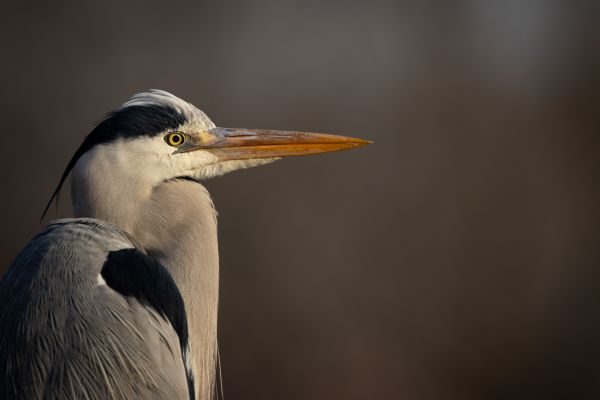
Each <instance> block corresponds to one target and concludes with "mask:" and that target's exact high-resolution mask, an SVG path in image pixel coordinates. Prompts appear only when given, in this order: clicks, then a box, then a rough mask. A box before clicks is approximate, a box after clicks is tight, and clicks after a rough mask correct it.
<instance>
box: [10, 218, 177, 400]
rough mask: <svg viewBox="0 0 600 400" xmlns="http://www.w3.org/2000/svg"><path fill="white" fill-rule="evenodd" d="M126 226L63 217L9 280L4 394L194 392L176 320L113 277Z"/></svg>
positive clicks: (126, 241)
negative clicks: (113, 282)
mask: <svg viewBox="0 0 600 400" xmlns="http://www.w3.org/2000/svg"><path fill="white" fill-rule="evenodd" d="M134 247H135V246H134V244H133V242H132V241H131V239H130V238H129V237H128V236H127V234H125V233H124V232H123V231H121V230H120V229H119V228H117V227H115V226H113V225H110V224H107V223H104V222H101V221H98V220H93V219H83V218H81V219H72V220H61V221H57V222H55V223H53V224H51V225H49V226H48V227H47V228H46V229H45V230H44V231H43V232H42V233H40V234H39V235H37V236H36V237H35V238H34V239H33V240H32V241H31V242H30V243H29V244H28V245H27V247H26V248H25V249H24V250H23V251H22V252H21V254H19V255H18V256H17V257H16V259H15V260H14V261H13V263H12V265H11V266H10V268H9V270H8V271H7V273H6V274H5V276H4V277H3V279H2V281H0V310H1V311H0V398H2V399H65V398H72V399H90V400H93V399H111V400H112V399H134V398H137V399H184V398H189V397H188V396H189V394H188V386H187V385H188V384H187V382H186V370H185V366H184V362H183V361H182V354H181V350H180V346H179V342H178V337H177V334H176V332H175V330H174V329H173V327H172V326H171V325H170V323H169V322H168V320H167V319H165V318H164V317H163V316H162V315H160V314H159V313H158V312H157V311H156V310H154V309H153V308H152V307H148V306H147V305H144V304H141V303H140V302H139V301H138V300H137V299H135V298H134V297H125V296H122V295H121V294H120V293H118V292H116V291H115V290H113V289H111V288H110V287H109V286H107V285H106V282H104V280H103V279H102V276H101V270H102V266H103V264H104V262H105V259H106V257H107V254H108V253H109V252H111V251H117V250H121V249H127V248H134Z"/></svg>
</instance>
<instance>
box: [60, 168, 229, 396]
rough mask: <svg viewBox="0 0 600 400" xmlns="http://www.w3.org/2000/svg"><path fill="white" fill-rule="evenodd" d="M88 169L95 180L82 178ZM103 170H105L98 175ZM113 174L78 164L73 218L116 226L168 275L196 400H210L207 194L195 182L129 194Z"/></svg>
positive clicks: (212, 334)
mask: <svg viewBox="0 0 600 400" xmlns="http://www.w3.org/2000/svg"><path fill="white" fill-rule="evenodd" d="M87 164H89V163H87ZM93 164H97V163H93ZM91 167H93V169H94V171H95V173H94V174H93V176H94V177H99V178H96V179H95V180H94V179H92V177H91V176H89V175H88V174H87V172H86V171H89V169H90V168H91ZM103 167H106V168H111V170H110V171H102V170H101V169H102V168H103ZM114 169H115V167H114V166H112V167H110V166H109V164H100V165H86V163H81V165H79V163H78V166H76V168H75V169H74V171H73V180H72V182H73V183H72V193H73V195H72V197H73V207H74V211H75V215H76V216H77V217H92V218H97V219H101V220H104V221H108V222H111V223H113V224H115V225H117V226H119V227H121V228H122V229H124V230H125V231H127V232H128V233H130V234H131V235H132V236H133V237H134V239H135V240H136V241H137V243H138V245H139V246H141V247H142V249H143V250H144V251H145V252H146V253H147V254H148V255H150V256H153V257H155V258H156V259H158V260H159V261H160V262H161V263H162V264H163V265H164V266H165V267H166V268H167V269H168V270H169V272H170V273H171V274H172V276H173V279H174V280H175V282H176V283H177V285H178V287H179V289H180V291H181V294H182V296H183V299H184V301H185V306H186V313H187V318H188V324H189V334H190V349H191V354H190V355H191V357H190V358H191V360H192V368H193V371H194V377H195V381H196V398H197V399H202V400H207V399H211V398H212V397H213V393H214V384H215V371H216V362H217V308H218V294H219V255H218V246H217V221H216V211H215V209H214V207H213V203H212V201H211V199H210V195H209V194H208V192H207V191H206V189H205V188H204V187H203V186H202V185H200V184H199V183H196V182H192V181H187V180H172V181H167V182H162V183H158V184H155V185H154V186H152V185H151V184H149V185H139V186H137V185H136V188H135V190H134V189H133V188H130V187H128V186H127V184H126V182H131V181H130V180H129V179H130V177H129V178H128V177H122V175H120V171H119V174H114V173H113V171H114ZM103 172H106V173H103ZM103 177H104V178H103ZM106 177H110V179H106ZM120 179H122V180H123V182H120V181H119V180H120Z"/></svg>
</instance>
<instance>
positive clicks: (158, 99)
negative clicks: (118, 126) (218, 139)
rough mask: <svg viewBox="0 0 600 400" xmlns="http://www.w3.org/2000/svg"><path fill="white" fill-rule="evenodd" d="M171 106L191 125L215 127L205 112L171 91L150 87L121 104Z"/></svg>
mask: <svg viewBox="0 0 600 400" xmlns="http://www.w3.org/2000/svg"><path fill="white" fill-rule="evenodd" d="M148 105H155V106H170V107H173V108H174V109H175V110H177V111H178V112H179V113H180V114H181V115H183V116H184V117H185V118H186V120H187V121H188V123H187V124H189V125H197V126H199V127H201V128H202V129H210V128H214V127H215V124H214V123H213V122H212V121H211V120H210V118H208V116H207V115H206V114H204V112H202V111H201V110H199V109H198V108H196V106H194V105H193V104H191V103H188V102H187V101H185V100H182V99H180V98H179V97H177V96H175V95H172V94H171V93H169V92H166V91H164V90H159V89H150V90H148V91H147V92H142V93H137V94H134V95H133V96H131V98H130V99H129V100H127V101H126V102H125V103H123V105H122V106H121V109H123V108H127V107H131V106H148ZM187 124H186V125H187Z"/></svg>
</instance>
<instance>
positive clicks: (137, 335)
mask: <svg viewBox="0 0 600 400" xmlns="http://www.w3.org/2000/svg"><path fill="white" fill-rule="evenodd" d="M367 143H369V142H368V141H365V140H362V139H356V138H350V137H344V136H336V135H328V134H318V133H302V132H290V131H273V130H260V129H231V128H218V127H216V126H215V125H214V124H213V123H212V122H211V120H210V119H209V118H208V117H207V116H206V115H205V114H204V113H203V112H202V111H200V110H199V109H197V108H196V107H194V106H193V105H192V104H190V103H188V102H186V101H183V100H181V99H179V98H177V97H175V96H173V95H172V94H170V93H167V92H165V91H161V90H150V91H148V92H144V93H139V94H136V95H134V96H133V97H131V98H130V99H129V100H128V101H127V102H125V103H124V104H123V105H122V106H121V107H120V108H118V109H117V110H115V111H113V112H112V113H110V114H108V116H107V117H106V118H105V119H104V120H102V121H101V122H100V123H99V124H98V125H97V126H96V127H95V128H94V129H93V130H92V131H91V133H89V134H88V135H87V136H86V138H85V139H84V141H83V143H82V144H81V146H80V147H79V148H78V149H77V151H76V152H75V154H74V155H73V157H72V159H71V160H70V162H69V163H68V165H67V167H66V169H65V171H64V173H63V175H62V177H61V179H60V182H59V184H58V187H57V188H56V190H55V191H54V193H53V195H52V197H51V199H50V202H49V203H48V206H47V207H46V211H47V210H48V207H49V206H50V205H51V203H52V201H53V200H57V201H58V196H59V194H60V190H61V188H62V186H63V184H64V183H65V179H66V178H67V177H68V176H69V174H70V175H71V192H72V201H73V210H74V214H75V217H76V218H73V219H62V220H58V221H54V222H51V223H50V224H49V225H48V226H47V227H46V228H45V229H44V230H43V231H42V232H41V233H40V234H38V235H37V236H35V237H34V238H33V239H32V240H31V242H29V244H27V246H26V247H25V248H24V249H23V250H22V252H21V253H20V254H19V255H17V256H16V258H15V259H14V261H13V262H12V264H11V265H10V267H9V268H8V270H7V272H6V274H5V275H4V277H3V278H2V281H0V398H2V399H59V398H60V399H63V398H72V399H134V398H144V399H184V398H185V399H210V398H212V396H213V393H214V382H215V369H216V358H217V303H218V290H219V255H218V249H217V221H216V213H215V209H214V206H213V203H212V201H211V198H210V196H209V193H208V192H207V191H206V189H205V188H204V186H203V185H202V184H201V183H200V182H201V181H203V180H205V179H208V178H212V177H216V176H219V175H222V174H225V173H227V172H230V171H235V170H238V169H242V168H248V167H254V166H258V165H263V164H267V163H270V162H273V161H275V160H277V159H279V158H281V157H286V156H296V155H305V154H315V153H322V152H329V151H336V150H344V149H350V148H355V147H359V146H364V145H366V144H367ZM46 211H45V212H46ZM45 212H44V214H45Z"/></svg>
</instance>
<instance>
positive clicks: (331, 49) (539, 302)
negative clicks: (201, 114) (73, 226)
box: [0, 0, 600, 400]
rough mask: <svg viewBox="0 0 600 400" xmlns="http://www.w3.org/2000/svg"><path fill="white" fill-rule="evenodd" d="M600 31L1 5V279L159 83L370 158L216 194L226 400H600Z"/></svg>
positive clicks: (231, 10) (324, 15) (334, 162)
mask: <svg viewBox="0 0 600 400" xmlns="http://www.w3.org/2000/svg"><path fill="white" fill-rule="evenodd" d="M598 11H599V6H598V2H594V1H589V2H585V1H577V2H576V1H520V0H507V1H481V0H462V1H453V2H448V1H443V0H439V1H398V0H396V1H380V0H371V1H333V2H331V1H289V0H261V1H243V0H238V1H194V2H192V1H188V2H177V1H170V2H166V1H155V0H147V1H135V2H127V1H98V2H87V1H69V2H55V1H54V2H16V1H13V2H4V3H3V11H2V14H1V15H0V33H1V35H0V42H1V50H0V51H1V53H2V62H1V63H0V77H1V79H2V91H1V92H0V121H1V125H2V138H3V143H2V145H1V146H0V148H1V150H0V151H1V155H2V156H1V157H0V163H1V164H0V174H1V180H2V212H1V215H2V230H1V233H0V235H1V253H0V261H1V263H0V264H1V265H2V269H4V268H5V267H6V266H7V265H8V264H9V263H10V261H11V259H12V258H13V257H14V256H15V255H16V254H17V252H18V251H19V250H20V249H21V248H22V247H23V246H24V245H25V244H26V243H27V241H28V240H29V239H30V238H31V237H32V236H33V235H34V234H35V233H36V232H38V231H39V230H40V229H41V228H42V226H43V225H41V224H40V222H39V217H40V215H41V212H42V210H43V208H44V206H45V204H46V201H47V200H48V198H49V196H50V194H51V192H52V190H53V188H54V187H55V185H56V183H57V181H58V178H59V176H60V174H61V173H62V171H63V168H64V166H65V165H66V163H67V161H68V160H69V158H70V156H71V155H72V153H73V152H74V150H75V149H76V148H77V147H78V145H79V143H80V142H81V140H82V138H83V137H84V135H85V134H87V133H88V132H89V131H90V130H91V128H92V127H93V125H94V123H96V122H98V121H99V120H100V119H101V118H102V117H103V115H104V114H105V113H106V112H107V111H109V110H111V109H113V108H115V107H117V106H119V105H120V104H121V103H122V102H123V101H124V100H126V99H127V98H128V97H129V96H130V95H132V94H133V93H136V92H138V91H142V90H145V89H147V88H161V89H165V90H168V91H171V92H173V93H175V94H176V95H178V96H180V97H183V98H185V99H187V100H188V101H191V102H193V103H194V104H195V105H197V106H198V107H199V108H201V109H203V110H204V111H205V112H206V113H207V114H208V115H209V116H210V117H212V119H213V120H214V121H215V123H216V124H217V125H221V126H231V127H248V128H257V127H258V128H260V127H262V128H273V129H290V130H307V131H321V132H330V133H338V134H348V135H356V136H361V137H365V138H368V139H371V140H374V141H375V144H374V145H372V146H370V147H368V148H364V149H360V150H356V151H350V152H344V153H336V154H328V155H322V156H315V157H307V158H298V159H290V160H283V161H280V162H278V163H276V164H274V165H269V166H266V167H261V168H256V169H251V170H246V171H241V172H237V173H234V174H230V175H227V176H224V177H222V178H218V179H214V180H211V181H207V182H206V186H207V187H208V189H209V191H210V192H211V193H212V195H213V197H214V200H215V204H216V207H217V209H218V210H219V212H220V216H219V235H220V249H221V261H222V262H221V271H222V272H221V277H222V284H221V308H220V328H219V329H220V336H219V338H220V339H219V340H220V347H221V355H222V361H223V384H224V389H225V398H226V399H229V400H232V399H258V398H260V399H290V400H293V399H298V400H300V399H302V400H304V399H317V400H319V399H323V400H324V399H389V400H392V399H417V400H421V399H423V400H427V399H432V400H433V399H436V400H437V399H440V400H445V399H461V400H462V399H595V398H600V271H599V268H600V265H599V256H600V241H599V238H600V211H599V209H600V207H599V204H600V187H599V183H600V180H599V178H600V176H599V175H600V152H599V151H600V146H599V145H600V130H599V127H600V124H599V119H600V99H599V91H600V23H599V22H598V21H600V14H599V13H598ZM70 215H71V208H70V199H69V197H68V195H66V194H65V196H64V197H63V199H62V202H61V204H60V207H59V209H58V211H57V212H54V211H52V212H51V213H50V216H49V217H50V219H54V218H58V217H64V216H70ZM44 223H45V222H44Z"/></svg>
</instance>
